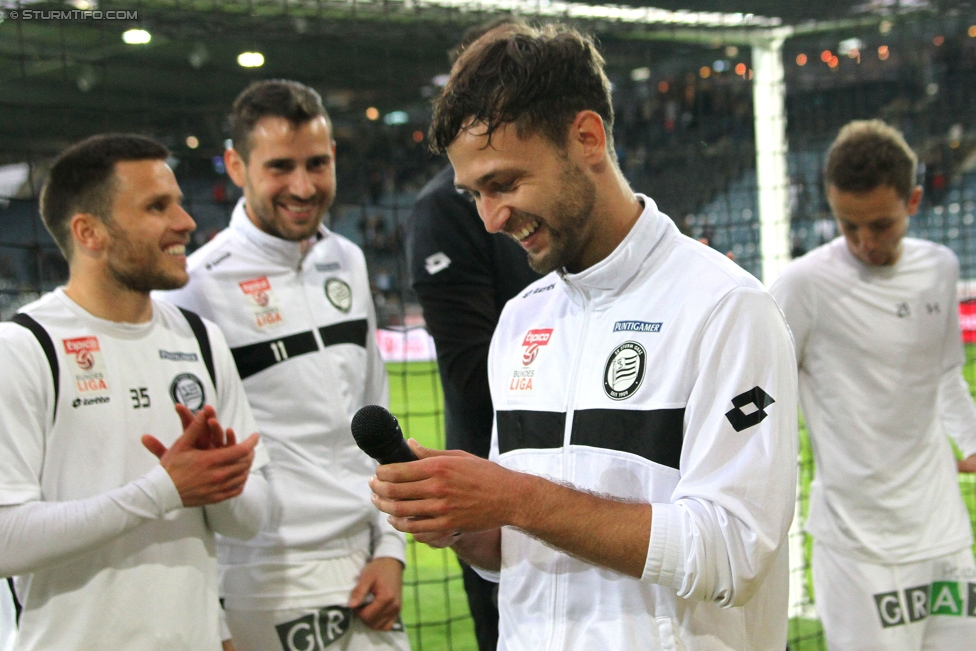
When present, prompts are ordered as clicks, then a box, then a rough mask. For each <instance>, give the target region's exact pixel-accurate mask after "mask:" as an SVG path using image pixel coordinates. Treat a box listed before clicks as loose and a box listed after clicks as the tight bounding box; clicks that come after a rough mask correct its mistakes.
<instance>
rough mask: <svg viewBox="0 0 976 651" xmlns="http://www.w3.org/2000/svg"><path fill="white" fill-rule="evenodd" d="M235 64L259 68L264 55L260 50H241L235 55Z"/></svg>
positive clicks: (262, 62) (262, 63)
mask: <svg viewBox="0 0 976 651" xmlns="http://www.w3.org/2000/svg"><path fill="white" fill-rule="evenodd" d="M237 65H239V66H240V67H242V68H260V67H261V66H263V65H264V55H263V54H261V53H260V52H241V53H240V54H238V55H237Z"/></svg>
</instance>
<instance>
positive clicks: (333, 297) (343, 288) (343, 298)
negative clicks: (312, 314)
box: [325, 278, 352, 312]
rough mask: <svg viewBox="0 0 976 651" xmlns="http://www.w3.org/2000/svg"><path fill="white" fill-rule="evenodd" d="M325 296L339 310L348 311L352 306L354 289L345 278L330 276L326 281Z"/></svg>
mask: <svg viewBox="0 0 976 651" xmlns="http://www.w3.org/2000/svg"><path fill="white" fill-rule="evenodd" d="M325 296H326V298H328V299H329V302H330V303H332V305H334V306H335V308H336V309H337V310H341V311H343V312H348V311H349V310H350V309H351V308H352V289H350V288H349V285H348V284H346V282H345V281H343V280H339V279H338V278H329V279H328V280H327V281H325Z"/></svg>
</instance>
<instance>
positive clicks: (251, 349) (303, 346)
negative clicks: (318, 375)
mask: <svg viewBox="0 0 976 651" xmlns="http://www.w3.org/2000/svg"><path fill="white" fill-rule="evenodd" d="M318 349H319V345H318V344H317V343H316V342H315V335H314V334H312V331H311V330H308V331H305V332H299V333H298V334H294V335H288V336H287V337H282V338H280V339H269V340H268V341H259V342H258V343H256V344H249V345H247V346H241V347H240V348H232V349H231V351H230V352H231V353H232V354H233V355H234V363H235V364H237V372H238V373H240V375H241V379H242V380H243V379H245V378H248V377H251V376H252V375H254V374H255V373H260V372H261V371H263V370H264V369H266V368H270V367H272V366H274V365H275V364H277V363H279V362H283V361H285V360H286V359H291V358H292V357H298V356H299V355H305V354H306V353H314V352H315V351H316V350H318Z"/></svg>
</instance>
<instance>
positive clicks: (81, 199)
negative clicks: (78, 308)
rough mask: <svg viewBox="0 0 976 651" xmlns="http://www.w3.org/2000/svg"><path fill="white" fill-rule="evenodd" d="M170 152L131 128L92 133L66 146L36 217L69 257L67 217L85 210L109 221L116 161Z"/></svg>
mask: <svg viewBox="0 0 976 651" xmlns="http://www.w3.org/2000/svg"><path fill="white" fill-rule="evenodd" d="M169 156H170V152H169V150H168V149H166V147H164V146H163V145H161V144H159V143H158V142H156V141H155V140H152V139H150V138H146V137H144V136H139V135H136V134H131V133H106V134H101V135H97V136H92V137H90V138H87V139H85V140H82V141H81V142H79V143H76V144H74V145H72V146H70V147H68V148H67V149H65V150H64V151H63V152H62V153H61V155H60V156H58V159H57V160H56V161H55V162H54V166H53V167H52V168H51V171H50V173H49V174H48V176H47V179H46V180H45V181H44V186H43V187H42V188H41V218H42V219H43V220H44V225H45V226H46V227H47V230H48V231H49V232H50V233H51V236H52V237H53V238H54V241H55V242H57V245H58V247H59V248H60V249H61V252H62V253H63V254H64V257H65V258H67V259H68V260H71V253H72V243H71V218H72V217H74V216H75V215H77V214H78V213H88V214H91V215H94V216H95V217H97V218H98V219H100V220H102V221H103V222H105V223H110V222H111V221H112V202H113V200H114V199H115V189H116V182H115V165H116V163H120V162H123V161H141V160H166V159H167V158H169Z"/></svg>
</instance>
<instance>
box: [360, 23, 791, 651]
mask: <svg viewBox="0 0 976 651" xmlns="http://www.w3.org/2000/svg"><path fill="white" fill-rule="evenodd" d="M602 67H603V61H602V58H601V57H600V55H599V53H598V52H597V51H596V49H595V46H594V45H593V43H592V41H590V40H589V39H588V38H586V37H584V36H582V35H580V34H579V33H578V32H575V31H573V30H571V29H569V28H563V27H560V26H547V27H545V28H542V29H539V30H536V29H533V28H529V27H525V26H521V25H507V26H502V27H498V28H496V29H495V30H492V31H489V32H488V33H487V34H485V35H484V36H483V37H482V38H481V39H479V40H478V41H476V42H475V43H473V44H471V45H470V46H468V47H467V48H466V49H465V51H464V53H462V55H461V56H460V58H459V59H458V60H457V63H456V64H455V66H454V69H453V70H452V73H451V78H450V80H449V81H448V84H447V86H446V87H445V89H444V92H443V94H442V95H441V96H440V97H439V98H438V100H437V101H436V102H435V105H434V125H433V127H432V129H431V134H432V140H433V141H434V143H435V146H436V147H438V148H439V149H442V150H446V151H447V154H448V157H449V158H450V160H451V164H452V165H453V167H454V173H455V177H454V183H455V186H457V187H458V188H461V189H463V190H465V191H466V192H468V193H470V195H471V196H472V198H473V199H474V201H475V204H476V205H477V208H478V213H479V215H480V217H481V219H482V221H483V222H484V224H485V226H486V228H487V229H488V230H489V231H491V232H504V233H506V234H508V235H509V236H511V237H513V238H515V239H516V240H518V242H519V244H520V245H521V246H522V248H523V249H524V250H525V251H526V252H527V254H528V258H529V264H530V265H531V266H532V268H533V269H535V270H536V271H537V272H539V273H543V274H548V275H545V276H544V277H543V278H542V279H541V280H538V281H536V282H535V283H533V284H532V285H530V286H529V287H528V288H526V290H525V291H523V292H522V293H521V294H519V296H517V297H515V298H513V299H512V300H510V301H509V302H508V304H507V305H506V306H505V309H504V311H503V312H502V315H501V318H500V320H499V323H498V327H497V328H496V330H495V334H494V336H493V337H492V343H491V350H490V353H489V382H490V385H491V397H492V403H493V405H494V409H495V426H494V434H493V439H492V451H491V458H490V460H485V459H481V458H479V457H475V456H474V455H470V454H467V453H464V452H461V451H457V450H446V451H436V450H427V449H424V448H422V447H420V446H417V445H416V444H414V449H415V451H416V452H417V455H418V457H419V460H418V461H414V462H410V463H402V464H390V465H384V466H380V467H379V468H377V470H376V479H375V480H373V482H372V484H371V485H372V488H373V492H374V493H375V494H376V500H375V503H376V505H377V506H378V507H379V508H380V509H381V510H383V511H385V512H387V513H389V514H390V515H391V516H392V517H391V522H392V523H393V524H394V526H396V527H397V528H398V529H400V530H401V531H406V532H410V533H413V534H414V536H415V537H416V538H417V540H419V541H421V542H425V543H427V544H430V545H433V546H435V547H445V546H450V547H452V548H453V549H454V550H455V551H456V552H457V553H458V555H459V556H460V557H461V558H463V559H464V560H466V561H467V562H469V563H470V564H471V565H473V566H475V567H478V568H481V569H482V570H484V571H488V572H494V573H495V576H496V578H498V579H499V580H500V583H499V599H498V602H499V613H500V622H499V645H498V648H499V649H500V650H501V651H590V650H591V649H649V650H653V651H664V650H666V649H688V650H691V651H697V650H704V651H741V650H744V649H750V650H761V651H781V650H782V649H783V648H784V647H785V646H786V629H787V610H786V609H787V593H788V585H787V572H788V562H787V560H788V559H787V548H786V544H785V543H786V539H787V534H788V530H789V525H790V521H791V520H792V517H793V504H794V497H795V489H796V484H795V480H796V446H797V443H796V431H797V420H796V369H795V366H794V365H795V360H794V356H793V347H792V344H791V342H790V337H789V331H788V329H787V327H786V323H785V321H784V320H783V317H782V314H781V313H780V311H779V309H778V308H777V307H776V304H775V302H774V301H773V299H772V297H771V296H770V295H769V293H768V292H767V291H766V290H765V289H764V288H763V287H762V285H761V284H760V283H759V281H757V280H756V279H755V278H753V277H752V276H750V275H749V274H748V273H746V272H745V271H743V270H742V269H740V268H739V267H737V266H736V265H735V264H734V263H732V262H731V261H730V260H728V259H727V258H725V257H724V256H722V255H720V254H718V253H717V252H715V251H712V250H711V249H708V248H707V247H705V246H703V245H701V244H700V243H698V242H695V241H694V240H691V239H690V238H687V237H685V236H683V235H681V234H680V233H679V232H678V230H677V228H676V227H675V226H674V224H673V223H672V222H671V220H670V219H668V217H667V216H666V215H663V214H662V213H660V212H659V211H658V210H657V207H656V206H655V204H654V202H653V201H651V199H650V198H648V197H646V196H644V195H639V194H635V193H634V192H633V191H632V190H631V189H630V187H629V186H628V184H627V182H626V180H625V179H624V177H623V174H622V173H621V171H620V168H619V166H618V165H617V162H616V160H615V157H614V155H613V148H612V143H611V142H610V137H609V134H611V133H612V130H613V126H612V125H613V111H612V105H611V102H610V92H609V81H608V80H607V78H606V76H605V75H604V74H603V70H602ZM500 70H501V71H503V73H501V74H500V73H499V71H500ZM499 78H501V79H502V82H500V81H499Z"/></svg>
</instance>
